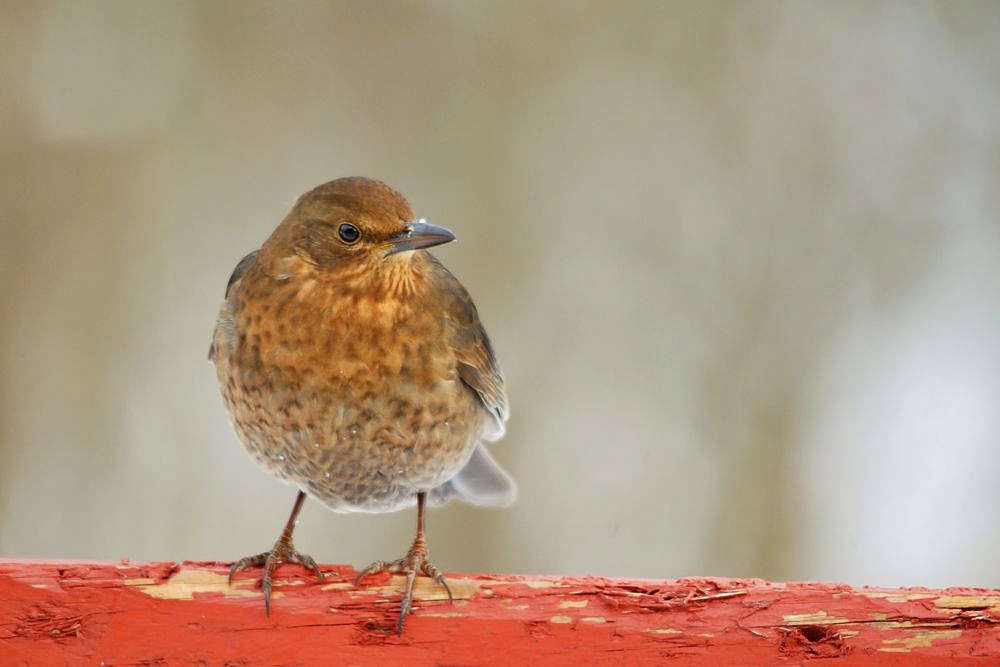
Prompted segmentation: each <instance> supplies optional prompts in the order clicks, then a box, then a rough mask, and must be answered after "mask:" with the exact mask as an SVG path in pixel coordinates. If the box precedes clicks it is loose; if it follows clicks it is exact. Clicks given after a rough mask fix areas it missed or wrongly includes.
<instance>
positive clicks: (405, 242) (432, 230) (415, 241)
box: [386, 219, 455, 257]
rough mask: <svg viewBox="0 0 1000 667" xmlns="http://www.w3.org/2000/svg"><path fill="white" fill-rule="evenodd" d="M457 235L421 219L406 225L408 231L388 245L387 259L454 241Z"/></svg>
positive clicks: (394, 238)
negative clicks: (409, 251) (401, 253)
mask: <svg viewBox="0 0 1000 667" xmlns="http://www.w3.org/2000/svg"><path fill="white" fill-rule="evenodd" d="M454 240H455V235H454V234H452V233H451V230H450V229H445V228H444V227H438V226H437V225H432V224H429V223H428V222H427V221H426V220H423V219H420V220H417V221H416V222H410V223H407V225H406V231H405V232H403V233H402V234H399V235H398V236H395V237H393V238H392V239H391V240H390V241H389V243H388V252H386V257H388V256H389V255H394V254H396V253H397V252H404V251H406V250H417V249H419V248H430V247H432V246H436V245H441V244H442V243H448V242H449V241H454Z"/></svg>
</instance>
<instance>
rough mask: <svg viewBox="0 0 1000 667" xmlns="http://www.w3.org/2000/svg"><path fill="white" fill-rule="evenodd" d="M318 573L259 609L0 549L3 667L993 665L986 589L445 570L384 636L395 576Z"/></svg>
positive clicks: (210, 590) (208, 588)
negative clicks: (363, 580)
mask: <svg viewBox="0 0 1000 667" xmlns="http://www.w3.org/2000/svg"><path fill="white" fill-rule="evenodd" d="M324 571H325V572H326V573H327V580H326V582H325V583H324V584H323V585H318V584H316V583H315V582H313V581H312V580H310V579H309V577H307V576H305V575H304V573H302V572H301V570H300V569H298V568H295V567H291V566H286V567H285V568H282V570H280V572H279V575H280V577H279V580H278V582H277V584H276V588H275V591H276V594H275V596H274V598H273V599H272V614H271V616H270V617H267V616H265V615H264V609H263V601H262V598H261V595H260V592H259V589H258V588H257V587H255V585H254V581H253V578H252V577H249V576H247V577H242V578H240V579H239V580H238V581H237V582H236V583H235V585H234V586H233V587H229V586H227V585H226V573H227V570H226V565H225V564H219V563H182V564H175V563H128V562H122V563H81V562H64V563H59V562H37V561H22V560H15V561H0V667H7V666H8V665H77V664H80V665H84V664H86V665H100V664H105V665H115V666H119V667H120V666H122V665H140V664H141V665H174V664H177V665H181V664H199V665H227V664H232V665H241V666H249V665H295V664H309V665H311V664H322V665H387V666H390V667H391V666H393V665H400V666H405V667H420V666H421V665H643V664H663V663H664V662H665V661H668V660H669V661H671V662H675V663H676V664H684V665H692V666H699V665H705V666H708V665H711V666H712V667H716V666H718V667H728V666H736V665H740V666H742V665H789V664H791V665H795V664H802V663H805V662H807V661H810V660H811V659H813V658H826V660H824V661H823V662H822V663H821V664H823V665H836V666H837V667H845V666H853V665H907V666H914V665H915V666H924V665H927V666H929V665H935V666H936V665H943V664H947V665H1000V625H998V622H1000V591H998V590H985V589H964V588H963V589H947V590H927V589H902V590H885V589H852V588H850V587H848V586H842V585H830V584H815V583H808V584H783V585H782V584H772V583H768V582H765V581H760V580H734V579H682V580H671V581H647V580H620V579H615V580H612V579H602V578H597V577H585V578H559V577H516V576H491V575H457V574H456V575H451V576H450V578H449V580H450V581H451V585H452V590H453V592H454V593H455V598H456V601H455V603H454V604H451V603H449V602H448V601H447V598H446V596H445V594H444V593H443V591H442V590H440V589H439V588H438V587H436V586H434V585H433V584H432V583H430V582H428V581H421V582H420V584H419V585H418V590H417V594H416V595H417V598H418V600H417V603H416V607H417V611H416V613H415V614H414V615H412V616H411V617H410V618H409V620H408V621H407V626H406V630H405V632H404V633H403V636H402V637H397V636H396V635H395V633H394V631H393V627H394V625H395V615H396V613H397V611H398V604H399V595H398V586H399V584H400V583H401V580H399V579H394V580H391V581H390V579H389V578H388V576H383V577H381V578H378V577H375V578H373V580H372V581H371V582H369V583H368V584H367V585H362V587H361V588H359V589H355V588H354V587H353V586H352V585H351V581H352V579H353V577H354V575H355V571H354V570H353V569H352V568H350V567H347V566H336V567H332V566H328V567H325V568H324ZM670 659H672V660H670ZM817 664H820V663H817Z"/></svg>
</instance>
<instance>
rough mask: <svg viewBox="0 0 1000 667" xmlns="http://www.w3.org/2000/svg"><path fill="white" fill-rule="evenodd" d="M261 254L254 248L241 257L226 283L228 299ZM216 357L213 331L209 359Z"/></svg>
mask: <svg viewBox="0 0 1000 667" xmlns="http://www.w3.org/2000/svg"><path fill="white" fill-rule="evenodd" d="M259 254H260V250H254V251H253V252H251V253H247V254H246V256H244V257H243V259H241V260H240V261H239V263H238V264H237V265H236V268H235V269H233V274H232V275H231V276H229V282H228V283H226V296H225V298H226V299H228V298H229V293H230V292H232V291H233V285H235V284H236V283H238V282H239V281H240V278H242V277H243V274H245V273H246V272H247V269H249V268H250V267H251V266H253V263H254V262H255V261H256V260H257V255H259ZM214 358H215V333H214V332H213V333H212V344H211V345H209V346H208V360H209V361H212V360H213V359H214Z"/></svg>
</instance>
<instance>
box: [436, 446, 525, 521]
mask: <svg viewBox="0 0 1000 667" xmlns="http://www.w3.org/2000/svg"><path fill="white" fill-rule="evenodd" d="M455 497H457V498H459V499H461V500H464V501H465V502H467V503H471V504H473V505H479V506H483V507H508V506H510V505H512V504H513V503H514V501H515V500H517V483H516V482H515V481H514V480H513V479H512V478H511V476H510V475H508V474H507V473H506V472H504V470H503V468H501V467H500V466H499V465H498V464H497V462H496V461H494V460H493V457H492V456H490V454H489V452H487V451H486V448H485V447H483V445H482V444H479V445H476V448H475V450H474V451H473V452H472V456H471V457H470V458H469V461H468V462H467V463H466V464H465V467H464V468H462V469H461V470H459V471H458V474H457V475H455V476H454V477H452V478H451V479H450V480H448V482H446V483H445V484H442V485H441V486H439V487H437V488H436V489H432V490H431V491H430V493H429V494H428V500H429V501H430V503H431V504H432V505H443V504H444V503H446V502H448V501H449V500H451V499H452V498H455Z"/></svg>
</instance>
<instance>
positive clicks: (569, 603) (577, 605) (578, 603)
mask: <svg viewBox="0 0 1000 667" xmlns="http://www.w3.org/2000/svg"><path fill="white" fill-rule="evenodd" d="M587 602H588V600H566V601H565V602H560V603H559V608H560V609H583V608H584V607H586V606H587Z"/></svg>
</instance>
